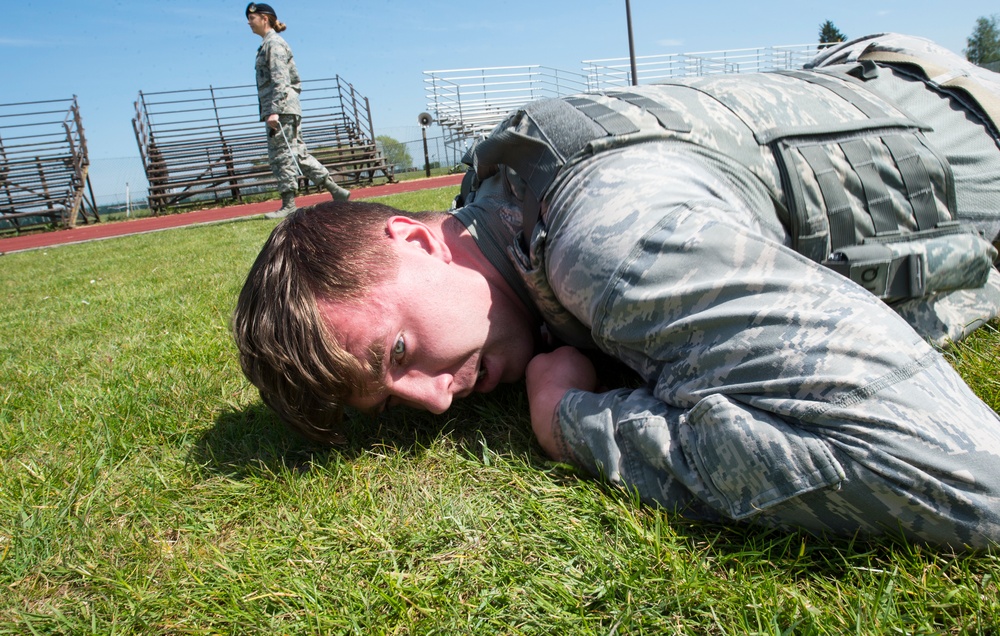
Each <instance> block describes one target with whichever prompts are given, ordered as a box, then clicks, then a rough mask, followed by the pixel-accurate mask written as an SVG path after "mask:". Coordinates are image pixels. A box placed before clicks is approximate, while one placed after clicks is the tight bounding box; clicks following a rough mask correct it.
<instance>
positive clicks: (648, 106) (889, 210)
mask: <svg viewBox="0 0 1000 636" xmlns="http://www.w3.org/2000/svg"><path fill="white" fill-rule="evenodd" d="M853 71H854V72H855V73H856V74H857V76H858V77H855V76H853V75H849V74H842V73H831V72H825V71H818V70H813V71H786V72H778V73H766V74H755V75H717V76H709V77H701V78H695V79H690V80H681V81H672V82H667V83H664V84H658V85H654V86H643V87H631V88H629V89H622V90H616V91H606V92H601V93H587V94H582V95H577V96H573V97H565V98H559V99H543V100H539V101H535V102H532V103H530V104H528V105H527V106H525V107H524V108H523V109H520V110H518V111H516V112H514V113H512V114H511V115H510V116H508V118H507V119H506V120H505V121H504V122H502V123H501V124H500V125H499V126H497V128H496V129H495V130H494V132H493V133H492V134H491V135H490V136H489V137H488V138H487V139H485V140H483V141H482V142H480V143H478V144H477V145H476V146H475V147H474V148H473V149H472V150H470V153H469V155H467V160H466V162H467V163H469V164H470V165H471V166H472V168H471V169H470V170H469V172H468V174H467V178H466V180H465V183H464V184H463V191H462V194H460V199H464V200H466V202H467V201H468V200H469V198H470V197H472V196H474V190H475V188H476V184H477V183H478V182H480V181H481V180H483V179H486V178H488V177H490V176H491V175H493V174H494V173H496V171H497V170H498V169H499V166H500V165H505V166H507V167H508V168H510V169H512V170H514V171H515V172H516V173H517V175H518V176H519V177H520V178H521V179H522V180H523V181H524V182H525V186H526V188H525V189H526V192H525V201H524V208H525V209H524V232H523V236H524V237H525V238H526V239H527V240H530V237H531V234H532V230H533V228H534V226H535V224H536V222H537V219H538V218H539V215H544V211H545V207H546V205H547V197H548V196H549V195H551V194H552V192H554V191H555V190H556V189H557V188H558V182H559V180H560V177H561V176H562V175H564V173H565V172H567V171H564V170H563V168H564V167H566V166H567V165H572V164H574V163H576V162H578V161H581V160H585V159H587V158H589V157H592V156H593V155H595V154H597V153H600V152H602V151H605V150H608V149H612V148H619V147H622V146H625V145H629V144H635V143H643V142H648V141H652V140H669V141H672V142H677V143H685V144H693V145H694V147H696V148H698V150H699V152H701V153H703V154H704V153H708V154H711V155H712V156H714V157H715V158H716V159H717V160H718V161H722V162H736V163H738V164H740V165H742V166H744V167H745V168H746V169H747V170H749V171H750V173H752V174H753V176H754V178H756V179H758V180H759V181H760V183H762V184H763V185H764V186H765V188H766V190H767V191H768V193H769V195H770V197H771V200H772V202H773V204H774V206H775V210H776V212H777V214H778V217H779V218H780V219H782V221H783V222H784V223H785V225H786V229H787V230H788V232H789V235H790V236H791V241H792V247H793V248H794V249H795V250H796V251H798V252H799V253H801V254H803V255H804V256H806V257H808V258H810V259H812V260H814V261H816V262H819V263H822V264H824V265H826V266H827V267H830V268H831V269H834V270H835V271H837V272H839V273H841V274H843V275H845V276H847V277H849V278H851V279H852V280H854V281H855V282H857V283H859V284H861V285H862V286H864V287H865V288H867V289H868V290H869V291H871V292H872V293H874V294H876V295H877V296H879V297H880V298H883V299H886V300H896V299H905V298H919V297H922V296H925V295H929V294H932V293H936V292H940V291H946V290H953V289H972V288H978V287H981V286H982V285H984V284H985V282H986V279H987V277H988V275H989V271H990V269H991V267H992V262H993V259H994V258H995V257H996V250H995V249H994V248H993V247H992V245H991V244H990V243H989V242H988V241H986V240H984V239H983V238H982V237H981V236H980V235H979V234H978V232H977V231H976V229H975V228H973V227H972V226H969V225H966V224H964V223H962V222H959V221H958V220H957V218H956V204H955V184H954V178H953V175H952V171H951V168H950V166H949V165H948V162H947V160H946V159H945V157H944V156H942V155H941V154H940V153H939V152H938V151H937V150H936V149H935V148H933V147H931V145H930V144H929V143H928V142H927V140H926V138H925V137H924V135H923V131H925V130H927V128H926V127H925V126H924V125H922V124H921V123H920V122H917V121H914V120H913V119H911V118H910V117H909V116H908V115H907V114H906V113H905V111H904V110H902V109H901V108H899V107H897V106H896V105H894V104H892V103H890V102H889V101H888V100H886V99H885V98H883V97H881V96H879V95H877V94H876V93H874V92H872V91H868V90H866V89H865V88H864V86H863V82H862V81H861V79H859V78H861V77H863V75H864V74H865V73H871V72H877V69H876V68H875V67H874V65H873V64H871V63H862V64H857V65H855V66H854V67H853ZM460 203H461V202H460Z"/></svg>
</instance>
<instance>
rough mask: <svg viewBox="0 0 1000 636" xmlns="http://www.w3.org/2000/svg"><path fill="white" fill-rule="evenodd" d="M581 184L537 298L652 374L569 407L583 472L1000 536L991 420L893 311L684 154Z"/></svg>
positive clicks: (568, 435) (549, 246)
mask: <svg viewBox="0 0 1000 636" xmlns="http://www.w3.org/2000/svg"><path fill="white" fill-rule="evenodd" d="M575 172H576V174H575V175H574V178H573V179H568V180H566V181H565V182H564V183H565V185H564V187H563V188H561V189H560V190H559V191H558V192H557V193H556V195H555V196H554V197H553V199H552V203H551V207H550V208H549V210H548V214H547V216H546V219H545V224H544V226H543V227H542V228H541V229H540V231H539V232H538V233H537V234H536V243H535V248H536V249H540V252H542V253H544V263H539V264H540V265H542V266H543V267H544V271H545V272H546V273H547V276H546V277H545V281H546V282H547V284H548V285H547V286H548V290H546V291H543V292H542V293H541V294H540V295H542V296H544V295H546V294H548V293H551V294H552V295H554V296H555V297H556V298H557V299H558V300H559V302H560V304H561V306H562V307H563V308H564V310H565V311H567V312H568V313H569V314H571V315H572V318H573V319H574V320H575V321H576V322H578V323H579V324H581V325H583V326H585V327H586V328H587V329H589V331H590V336H591V337H592V338H593V340H594V342H595V344H596V345H597V346H598V347H599V348H600V349H601V350H603V351H605V352H606V353H608V354H610V355H612V356H614V357H615V358H617V359H619V360H621V361H623V362H625V363H626V364H627V365H628V366H630V367H631V368H632V369H634V370H635V371H637V372H638V373H639V374H640V375H641V377H642V378H643V379H644V380H645V386H644V387H643V388H640V389H637V390H628V389H619V390H616V391H611V392H608V393H601V394H595V393H586V392H582V391H574V392H570V393H569V394H568V395H567V396H566V397H565V398H564V399H563V401H562V403H561V405H560V410H559V422H560V426H561V429H562V433H563V436H564V440H565V443H566V446H567V448H568V450H569V451H570V453H571V456H573V457H575V458H576V459H577V460H578V462H579V463H580V464H581V465H583V466H585V467H587V468H588V469H590V470H592V471H593V472H595V473H600V474H603V475H605V476H606V477H607V478H609V479H610V480H612V481H614V482H617V483H623V484H625V485H627V486H629V487H633V488H636V489H637V490H638V492H639V493H640V495H642V496H643V497H645V498H647V499H649V500H652V501H656V502H658V503H660V504H661V505H663V506H665V507H667V508H669V509H677V510H680V511H681V512H683V513H684V514H687V515H690V516H694V517H700V518H709V519H750V518H753V519H754V520H755V521H756V522H759V523H763V524H767V525H791V526H800V527H806V528H809V529H811V530H816V531H831V532H836V533H853V532H855V531H857V530H861V531H865V532H882V531H887V530H888V531H895V530H899V531H902V532H903V533H904V534H906V535H907V536H909V537H911V538H914V539H919V540H923V541H930V542H934V543H947V544H952V545H956V546H960V545H970V546H976V547H982V546H984V545H986V544H987V543H988V542H989V541H998V540H1000V417H998V416H997V414H996V413H994V412H993V411H992V410H991V409H990V408H989V407H987V406H986V405H985V404H983V403H982V402H981V401H980V400H979V399H978V398H977V397H976V396H975V395H974V394H973V393H972V392H971V391H970V390H969V389H968V387H967V386H965V384H964V383H963V382H962V380H961V378H959V377H958V375H957V374H956V373H955V372H954V370H953V369H952V368H951V367H950V366H949V365H948V363H947V362H946V361H945V360H944V358H943V357H942V356H941V355H940V354H939V353H937V352H936V351H935V350H934V349H932V348H931V346H930V345H928V344H927V343H926V342H925V341H924V340H923V339H922V338H921V337H920V336H919V335H918V334H916V333H915V332H914V331H913V330H912V329H910V328H909V326H908V325H907V324H906V323H905V322H904V321H903V320H902V319H901V318H900V317H899V316H898V315H897V314H895V313H894V312H893V311H892V310H891V309H890V308H889V307H888V306H886V305H885V304H884V303H882V302H881V301H879V300H878V299H876V298H875V297H874V296H873V295H871V294H869V293H868V292H866V291H864V290H863V289H862V288H860V287H858V286H857V285H855V284H854V283H852V282H850V281H848V280H847V279H845V278H843V277H841V276H839V275H837V274H836V273H834V272H832V271H831V270H829V269H827V268H824V267H822V266H821V265H818V264H816V263H814V262H812V261H810V260H809V259H806V258H803V257H802V256H801V255H799V254H797V253H795V252H794V251H793V250H791V249H789V248H788V247H786V246H784V245H782V244H781V243H780V242H779V241H776V240H775V239H774V237H773V235H771V233H770V232H769V231H768V230H767V229H766V228H764V227H763V226H762V224H760V222H759V220H758V219H757V217H756V215H755V214H754V213H753V212H752V211H751V210H749V209H747V208H746V207H745V206H743V205H742V204H741V203H740V201H739V197H738V196H737V195H735V193H733V192H731V191H727V190H728V188H727V186H726V183H725V182H723V181H721V180H718V177H717V175H714V174H713V173H712V171H711V170H709V169H708V168H707V167H706V166H704V165H699V162H697V161H692V158H691V157H689V156H685V153H684V152H683V150H682V149H679V148H672V147H669V146H667V145H665V144H647V145H641V146H635V147H632V148H628V149H625V150H622V151H618V152H614V153H608V154H607V155H603V156H601V157H598V158H595V159H594V160H592V161H591V162H585V163H583V164H581V165H579V166H578V167H577V168H576V170H575ZM665 175H668V176H665ZM691 184H695V185H694V186H692V185H691ZM699 191H700V193H699ZM679 192H680V195H679V196H678V193H679ZM994 278H1000V273H996V272H994ZM538 280H539V279H535V281H536V283H537V282H538Z"/></svg>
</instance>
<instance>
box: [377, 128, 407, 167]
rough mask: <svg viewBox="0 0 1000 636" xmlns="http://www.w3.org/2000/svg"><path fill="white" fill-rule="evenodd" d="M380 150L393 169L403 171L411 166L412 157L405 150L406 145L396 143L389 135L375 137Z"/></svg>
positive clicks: (399, 142)
mask: <svg viewBox="0 0 1000 636" xmlns="http://www.w3.org/2000/svg"><path fill="white" fill-rule="evenodd" d="M375 141H377V142H378V145H379V147H380V148H381V150H382V156H383V157H385V160H386V161H387V162H388V163H389V164H390V165H391V166H393V167H394V168H396V169H402V170H405V169H407V168H411V167H412V166H413V157H411V156H410V151H409V150H407V149H406V144H404V143H403V142H401V141H397V140H395V139H393V138H392V137H390V136H389V135H379V136H377V137H375Z"/></svg>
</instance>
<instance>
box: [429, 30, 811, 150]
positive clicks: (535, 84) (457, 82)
mask: <svg viewBox="0 0 1000 636" xmlns="http://www.w3.org/2000/svg"><path fill="white" fill-rule="evenodd" d="M818 46H819V45H817V44H797V45H785V46H771V47H761V48H753V49H731V50H724V51H703V52H699V53H672V54H668V55H650V56H644V57H637V58H636V76H637V78H638V80H639V82H638V83H640V84H654V83H656V82H660V81H664V80H669V79H673V78H680V77H696V76H702V75H711V74H713V73H757V72H764V71H774V70H786V69H797V68H802V66H803V65H804V64H805V63H806V62H807V61H809V60H810V59H811V58H812V57H813V56H814V55H816V51H817V47H818ZM582 65H583V68H582V70H581V71H580V72H571V71H561V70H558V69H554V68H550V67H547V66H538V65H528V66H503V67H491V68H462V69H451V70H437V71H424V75H425V77H424V85H425V90H426V97H427V107H428V110H429V112H430V113H431V114H432V116H433V117H434V120H435V122H436V123H437V124H438V125H439V126H441V128H443V129H444V131H445V133H444V137H445V139H446V140H448V143H450V144H456V145H462V146H468V145H469V144H470V143H471V142H472V141H473V140H475V139H477V138H483V137H485V136H487V135H489V133H490V131H491V130H493V128H494V127H495V126H496V125H497V124H498V123H500V122H501V121H502V120H503V118H504V117H505V116H506V115H507V114H508V113H509V112H510V111H511V110H513V109H515V108H517V107H519V106H521V105H523V104H526V103H527V102H530V101H532V100H535V99H541V98H545V97H562V96H564V95H572V94H575V93H582V92H586V91H601V90H606V89H611V88H620V87H624V86H629V85H631V84H632V72H631V61H630V59H629V58H609V59H600V60H585V61H583V62H582Z"/></svg>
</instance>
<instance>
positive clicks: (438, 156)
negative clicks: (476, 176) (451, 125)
mask: <svg viewBox="0 0 1000 636" xmlns="http://www.w3.org/2000/svg"><path fill="white" fill-rule="evenodd" d="M376 133H377V135H378V137H390V138H392V139H394V140H396V141H398V142H399V143H400V144H401V145H402V147H403V148H404V149H405V153H404V157H403V158H404V159H405V158H409V161H402V160H400V161H397V159H399V157H395V156H394V153H392V152H391V151H389V152H386V150H388V149H383V154H384V155H385V156H386V157H387V158H388V159H389V160H390V161H392V162H393V167H394V168H395V172H396V175H397V176H400V175H405V174H406V173H407V172H420V171H423V170H424V140H423V136H422V133H421V128H420V126H401V127H396V128H383V129H381V130H377V131H376ZM378 137H376V139H377V138H378ZM464 154H465V148H458V147H454V146H453V145H451V144H447V143H446V140H445V137H444V136H442V135H441V129H440V128H439V127H437V126H431V127H429V128H428V129H427V159H428V160H429V162H430V167H431V169H436V168H453V167H455V166H457V165H458V164H460V163H461V162H462V155H464ZM406 164H409V165H406Z"/></svg>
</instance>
